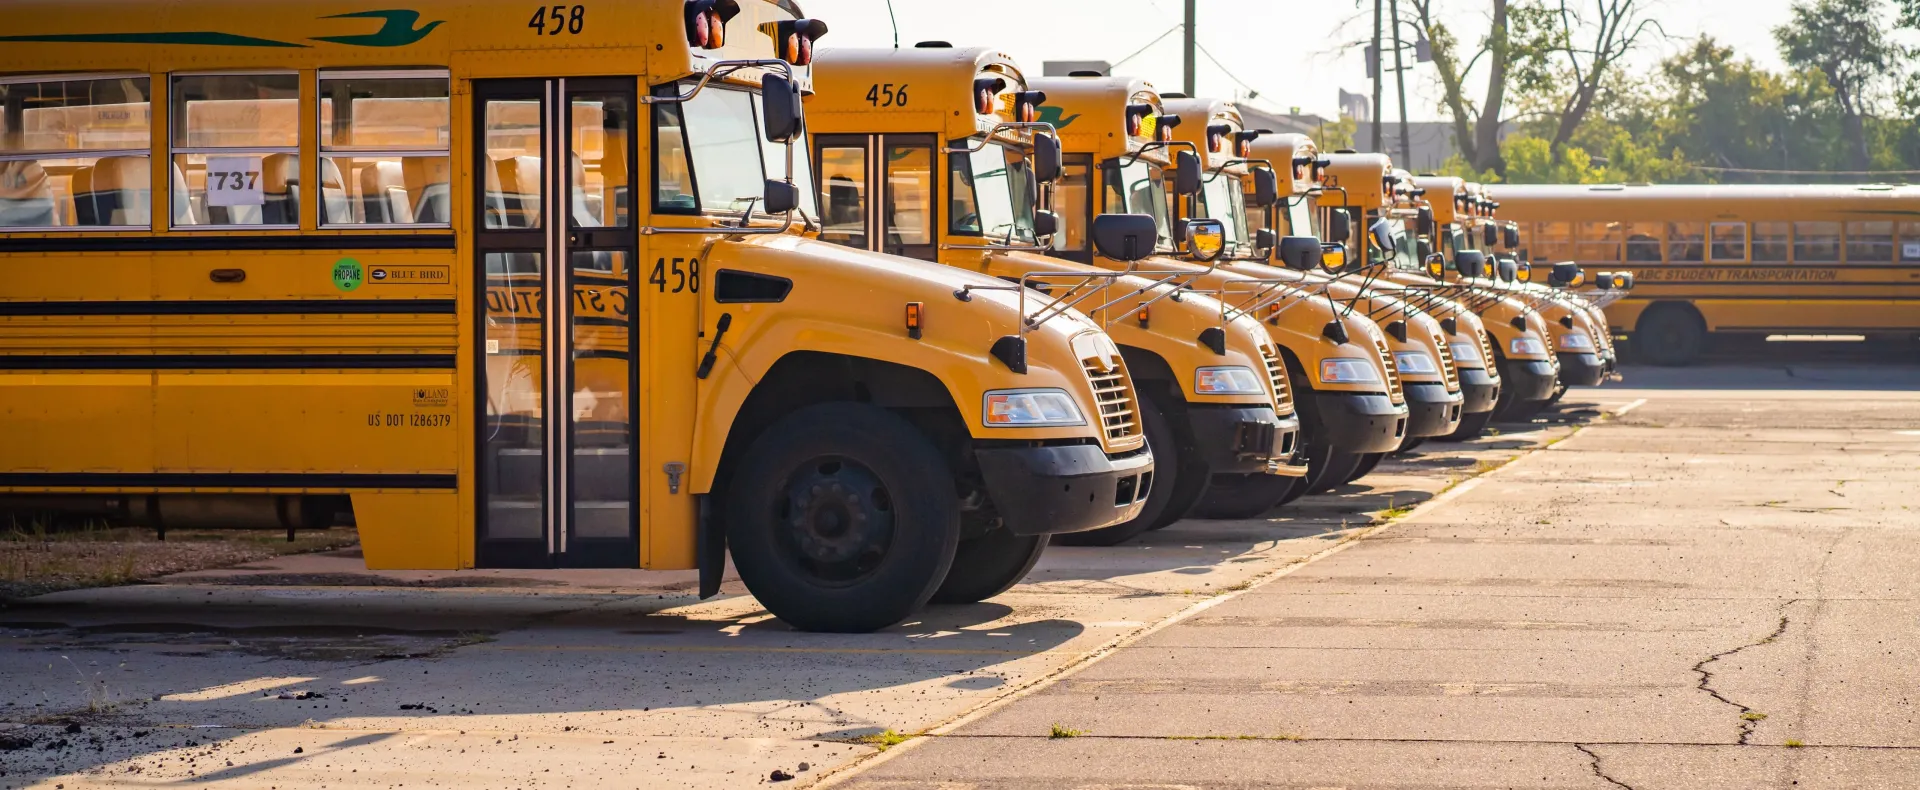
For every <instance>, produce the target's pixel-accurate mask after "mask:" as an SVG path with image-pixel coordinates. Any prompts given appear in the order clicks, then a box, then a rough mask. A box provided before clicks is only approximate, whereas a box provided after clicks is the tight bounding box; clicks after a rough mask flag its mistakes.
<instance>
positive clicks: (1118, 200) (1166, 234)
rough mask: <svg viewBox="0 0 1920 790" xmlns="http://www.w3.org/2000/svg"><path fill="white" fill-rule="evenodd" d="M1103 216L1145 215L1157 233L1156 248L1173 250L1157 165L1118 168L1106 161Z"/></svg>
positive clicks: (1163, 186) (1164, 191)
mask: <svg viewBox="0 0 1920 790" xmlns="http://www.w3.org/2000/svg"><path fill="white" fill-rule="evenodd" d="M1106 171H1107V172H1106V182H1107V207H1106V211H1107V213H1111V214H1147V215H1150V216H1152V217H1153V224H1154V225H1155V227H1156V228H1157V229H1158V230H1159V236H1160V239H1159V245H1158V246H1159V248H1160V249H1161V250H1163V251H1164V250H1171V249H1173V230H1172V224H1171V220H1169V219H1168V218H1167V185H1166V182H1165V181H1164V180H1163V179H1162V170H1161V167H1160V166H1159V165H1156V164H1153V163H1151V162H1148V161H1146V160H1143V159H1135V160H1133V162H1132V164H1127V165H1122V164H1120V160H1118V159H1115V160H1110V161H1108V162H1107V166H1106Z"/></svg>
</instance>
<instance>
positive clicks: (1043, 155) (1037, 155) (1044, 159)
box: [1033, 132, 1064, 184]
mask: <svg viewBox="0 0 1920 790" xmlns="http://www.w3.org/2000/svg"><path fill="white" fill-rule="evenodd" d="M1063 162H1064V160H1062V158H1061V156H1060V140H1059V138H1056V137H1054V136H1053V135H1050V134H1046V133H1044V132H1042V133H1040V134H1036V135H1034V136H1033V176H1034V180H1036V181H1039V182H1040V183H1042V184H1051V183H1053V182H1054V181H1055V180H1056V179H1058V178H1060V171H1061V169H1062V168H1063V167H1064V164H1063Z"/></svg>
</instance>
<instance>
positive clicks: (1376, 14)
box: [1367, 0, 1386, 152]
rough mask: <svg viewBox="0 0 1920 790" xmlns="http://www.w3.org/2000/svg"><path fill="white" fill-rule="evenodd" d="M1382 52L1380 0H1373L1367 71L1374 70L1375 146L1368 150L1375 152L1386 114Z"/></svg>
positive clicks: (1373, 111)
mask: <svg viewBox="0 0 1920 790" xmlns="http://www.w3.org/2000/svg"><path fill="white" fill-rule="evenodd" d="M1382 54H1383V53H1381V52H1380V0H1373V59H1372V61H1371V62H1369V63H1368V64H1367V71H1370V72H1373V106H1372V107H1369V108H1367V109H1368V110H1370V111H1371V112H1372V113H1373V119H1372V124H1373V135H1372V137H1373V146H1372V147H1371V148H1368V149H1367V150H1369V151H1374V152H1378V151H1379V150H1380V148H1381V143H1380V117H1381V116H1383V115H1385V114H1386V113H1383V112H1381V111H1380V88H1381V85H1380V61H1381V60H1382V58H1381V55H1382Z"/></svg>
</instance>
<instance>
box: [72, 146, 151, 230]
mask: <svg viewBox="0 0 1920 790" xmlns="http://www.w3.org/2000/svg"><path fill="white" fill-rule="evenodd" d="M151 178H152V176H151V171H150V170H149V169H148V165H147V158H146V157H144V156H103V157H101V158H100V159H99V160H97V161H95V162H94V163H93V166H92V167H83V168H80V169H79V170H78V171H75V173H74V174H73V211H74V222H75V224H77V225H81V226H84V227H111V226H143V225H147V224H150V223H152V221H153V206H152V198H153V185H152V182H151Z"/></svg>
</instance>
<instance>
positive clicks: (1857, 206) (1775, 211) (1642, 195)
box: [1486, 184, 1920, 222]
mask: <svg viewBox="0 0 1920 790" xmlns="http://www.w3.org/2000/svg"><path fill="white" fill-rule="evenodd" d="M1486 190H1487V196H1488V197H1489V198H1492V199H1493V200H1495V201H1497V202H1499V203H1500V209H1499V216H1500V218H1501V219H1512V220H1521V221H1528V222H1541V221H1552V220H1580V219H1589V218H1591V219H1605V220H1608V221H1635V220H1643V221H1674V220H1690V221H1710V220H1716V219H1724V220H1750V221H1751V220H1761V221H1767V220H1778V221H1792V220H1819V219H1825V220H1846V219H1875V218H1882V219H1920V187H1910V186H1887V185H1879V184H1869V185H1838V184H1737V185H1735V184H1699V185H1680V184H1671V185H1659V186H1623V185H1619V184H1592V185H1583V184H1539V185H1535V184H1492V185H1488V186H1487V188H1486Z"/></svg>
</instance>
